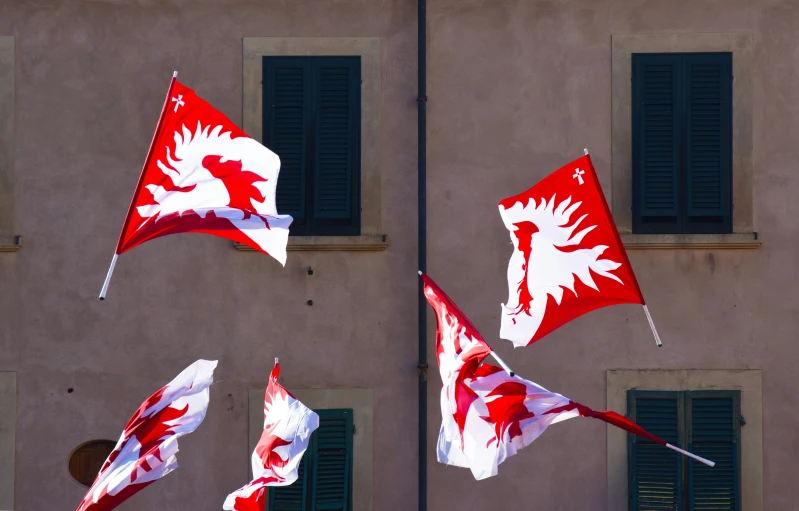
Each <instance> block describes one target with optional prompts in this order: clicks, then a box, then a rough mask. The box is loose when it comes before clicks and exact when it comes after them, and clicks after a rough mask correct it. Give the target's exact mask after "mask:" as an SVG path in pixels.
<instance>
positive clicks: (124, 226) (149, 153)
mask: <svg viewBox="0 0 799 511" xmlns="http://www.w3.org/2000/svg"><path fill="white" fill-rule="evenodd" d="M177 77H178V72H177V71H174V72H173V73H172V80H171V81H170V82H169V89H167V91H166V99H164V106H163V107H162V108H161V115H159V116H158V124H157V125H156V126H155V132H153V139H152V140H151V141H150V149H149V150H148V151H147V158H145V159H144V165H143V166H142V169H141V174H139V182H138V183H137V184H136V190H135V191H134V192H133V198H132V199H131V201H130V206H128V214H127V216H125V222H124V223H123V224H122V231H121V232H120V233H119V238H118V239H117V247H116V249H115V250H114V257H113V258H112V259H111V265H110V266H109V267H108V273H107V274H106V276H105V282H103V288H102V289H101V290H100V300H105V293H106V292H107V291H108V283H109V282H111V275H113V273H114V267H115V266H116V264H117V257H119V247H120V245H121V244H122V235H123V234H124V233H125V231H126V230H127V228H128V224H129V223H130V215H131V213H133V207H134V205H135V204H136V199H137V198H138V197H139V191H140V190H141V185H142V181H143V180H144V172H145V171H146V170H147V166H148V165H149V164H150V159H151V158H152V156H153V147H154V146H155V139H156V138H158V132H159V131H160V130H161V122H162V121H163V120H164V113H165V112H166V107H167V105H169V96H170V95H171V94H172V88H173V87H174V86H175V79H176V78H177Z"/></svg>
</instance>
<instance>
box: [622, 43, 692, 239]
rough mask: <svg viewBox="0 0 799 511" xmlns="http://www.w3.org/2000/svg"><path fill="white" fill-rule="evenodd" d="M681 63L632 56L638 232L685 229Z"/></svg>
mask: <svg viewBox="0 0 799 511" xmlns="http://www.w3.org/2000/svg"><path fill="white" fill-rule="evenodd" d="M680 75H681V70H680V58H679V55H669V54H636V55H633V91H632V100H633V108H632V113H633V119H632V139H633V190H634V192H633V211H634V215H633V222H634V226H633V227H634V230H635V231H636V232H669V231H672V232H673V231H674V230H675V229H677V228H678V227H677V226H678V225H679V223H680V207H679V177H680V176H679V174H680V169H679V162H680V151H679V144H680V123H681V108H680V106H681V96H680Z"/></svg>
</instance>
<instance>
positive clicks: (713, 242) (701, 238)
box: [621, 232, 760, 250]
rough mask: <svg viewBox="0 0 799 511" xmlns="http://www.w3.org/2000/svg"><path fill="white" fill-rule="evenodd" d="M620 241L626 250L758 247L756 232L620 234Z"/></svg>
mask: <svg viewBox="0 0 799 511" xmlns="http://www.w3.org/2000/svg"><path fill="white" fill-rule="evenodd" d="M621 241H622V242H623V243H624V248H626V249H627V250H659V249H668V250H679V249H687V250H691V249H693V250H711V249H720V250H725V249H744V250H745V249H756V248H758V247H760V241H759V240H758V239H757V233H756V232H746V233H733V234H622V235H621Z"/></svg>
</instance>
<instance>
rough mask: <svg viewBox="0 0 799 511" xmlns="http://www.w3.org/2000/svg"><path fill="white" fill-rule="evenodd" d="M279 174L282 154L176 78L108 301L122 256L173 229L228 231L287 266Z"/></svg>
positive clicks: (223, 233)
mask: <svg viewBox="0 0 799 511" xmlns="http://www.w3.org/2000/svg"><path fill="white" fill-rule="evenodd" d="M279 171H280V159H279V158H278V156H277V155H276V154H275V153H273V152H272V151H270V150H269V149H267V148H266V147H264V146H263V145H261V144H260V143H259V142H258V141H256V140H254V139H252V138H250V137H249V136H247V134H245V133H244V132H243V131H242V130H241V129H239V128H238V127H237V126H236V125H235V124H233V123H232V122H231V121H230V119H228V118H227V117H226V116H225V115H224V114H222V113H221V112H220V111H218V110H216V109H215V108H213V107H212V106H211V105H209V104H208V103H207V102H206V101H205V100H203V99H202V98H200V97H199V96H197V94H195V93H194V91H193V90H191V89H189V88H188V87H186V86H184V85H183V84H181V83H180V82H178V81H177V79H176V78H174V77H173V78H172V82H171V83H170V87H169V92H168V94H167V97H166V101H165V102H164V107H163V110H162V112H161V117H160V119H159V121H158V125H157V126H156V130H155V135H154V136H153V141H152V144H151V146H150V150H149V152H148V154H147V158H146V160H145V163H144V168H143V169H142V174H141V177H140V178H139V183H138V185H137V186H136V190H135V191H134V193H133V200H132V201H131V204H130V208H129V210H128V214H127V217H126V218H125V223H124V224H123V226H122V233H121V235H120V237H119V241H118V242H117V247H116V250H115V253H114V259H113V260H112V263H111V268H110V269H109V272H108V277H107V278H106V282H105V284H104V285H103V290H102V292H101V293H100V298H101V299H102V298H103V297H104V296H105V291H106V289H107V287H108V280H109V279H110V277H111V273H112V271H113V266H114V264H115V263H116V258H117V256H118V255H120V254H123V253H125V252H127V251H128V250H130V249H132V248H133V247H135V246H137V245H140V244H141V243H144V242H145V241H148V240H151V239H154V238H158V237H161V236H166V235H169V234H177V233H182V232H201V233H206V234H213V235H215V236H221V237H223V238H228V239H230V240H233V241H237V242H239V243H242V244H245V245H249V246H250V247H252V248H254V249H256V250H259V251H261V252H264V253H267V254H269V255H271V256H272V257H274V258H275V259H277V260H278V261H280V263H281V264H285V263H286V244H287V242H288V235H289V225H290V224H291V221H292V218H291V216H290V215H279V214H278V212H277V206H276V204H275V191H276V189H277V179H278V173H279Z"/></svg>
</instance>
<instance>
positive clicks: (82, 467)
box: [69, 440, 117, 486]
mask: <svg viewBox="0 0 799 511" xmlns="http://www.w3.org/2000/svg"><path fill="white" fill-rule="evenodd" d="M116 444H117V443H116V442H114V441H113V440H92V441H91V442H86V443H85V444H82V445H81V446H80V447H78V448H77V449H75V451H74V452H73V453H72V456H70V457H69V473H70V475H71V476H72V478H73V479H75V480H76V481H77V482H79V483H80V484H82V485H83V486H91V485H92V483H93V482H94V479H95V478H96V477H97V473H98V472H99V471H100V469H101V468H102V466H103V463H105V460H106V458H108V455H109V454H111V451H113V450H114V447H115V446H116Z"/></svg>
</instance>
